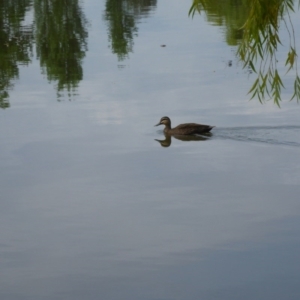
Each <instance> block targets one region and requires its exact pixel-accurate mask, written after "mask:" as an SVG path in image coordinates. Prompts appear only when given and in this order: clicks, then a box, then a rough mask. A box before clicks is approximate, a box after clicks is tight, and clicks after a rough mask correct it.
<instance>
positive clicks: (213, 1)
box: [189, 0, 250, 46]
mask: <svg viewBox="0 0 300 300" xmlns="http://www.w3.org/2000/svg"><path fill="white" fill-rule="evenodd" d="M249 9H250V2H249V1H248V0H201V1H197V0H195V1H194V2H193V4H192V7H191V9H190V12H189V14H190V15H192V16H194V15H195V13H196V12H198V13H201V12H202V11H203V12H205V14H206V18H207V22H209V23H210V24H212V25H215V26H222V27H224V28H225V35H226V42H227V44H228V45H231V46H236V45H238V43H239V42H240V41H241V40H242V38H243V30H242V26H243V25H244V24H245V20H246V19H247V15H248V11H249Z"/></svg>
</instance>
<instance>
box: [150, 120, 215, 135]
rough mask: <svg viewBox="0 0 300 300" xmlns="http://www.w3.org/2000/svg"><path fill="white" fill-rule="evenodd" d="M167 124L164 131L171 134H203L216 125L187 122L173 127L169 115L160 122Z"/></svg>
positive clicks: (160, 123)
mask: <svg viewBox="0 0 300 300" xmlns="http://www.w3.org/2000/svg"><path fill="white" fill-rule="evenodd" d="M159 125H165V129H164V133H165V134H169V135H193V134H203V133H208V132H210V131H211V130H212V129H213V128H214V127H215V126H209V125H203V124H196V123H185V124H180V125H178V126H176V127H175V128H171V120H170V118H169V117H162V118H161V119H160V121H159V123H158V124H156V125H155V126H159Z"/></svg>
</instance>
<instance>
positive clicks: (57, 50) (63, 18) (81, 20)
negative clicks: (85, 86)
mask: <svg viewBox="0 0 300 300" xmlns="http://www.w3.org/2000/svg"><path fill="white" fill-rule="evenodd" d="M34 18H35V26H36V31H35V38H36V49H37V56H38V58H39V59H40V65H41V67H42V70H43V72H44V73H46V74H47V78H48V80H49V81H57V91H58V97H59V93H60V92H62V91H64V90H67V91H68V93H69V96H71V95H72V93H75V91H76V88H77V87H78V83H79V82H80V81H81V80H82V78H83V70H82V59H83V58H84V56H85V51H86V50H87V44H86V39H87V35H88V34H87V30H86V20H85V17H84V15H83V12H82V10H81V8H80V6H79V4H78V0H36V1H35V3H34Z"/></svg>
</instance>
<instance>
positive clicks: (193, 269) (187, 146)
mask: <svg viewBox="0 0 300 300" xmlns="http://www.w3.org/2000/svg"><path fill="white" fill-rule="evenodd" d="M150 2H151V1H150ZM151 3H152V2H151ZM105 4H106V3H105V2H104V1H102V2H97V1H84V3H82V4H81V5H82V11H81V12H82V13H83V14H84V15H85V17H86V19H87V21H88V24H89V25H88V38H87V48H88V51H86V53H85V57H84V58H83V59H82V72H83V73H82V74H83V77H82V79H81V80H80V82H79V83H78V86H77V88H76V95H77V96H76V95H73V96H72V97H71V100H72V101H68V100H67V99H69V98H68V97H66V99H65V98H61V99H60V100H62V101H60V102H57V101H56V100H57V95H56V93H57V90H56V89H55V88H53V85H52V83H51V84H48V82H47V79H46V78H44V77H43V76H41V74H40V73H41V69H40V62H39V61H37V60H34V59H33V60H32V62H31V64H30V65H29V66H28V67H20V66H19V80H18V81H17V82H16V83H15V86H14V88H13V89H12V90H10V91H9V94H10V97H9V103H10V107H9V108H8V109H5V110H1V111H0V116H1V118H0V140H1V159H0V169H1V172H0V188H1V200H0V216H1V217H0V226H1V233H0V255H1V262H0V266H1V270H2V272H1V275H0V296H1V297H2V298H3V299H8V300H12V299H14V300H15V299H22V300H23V299H30V300H40V299H64V300H65V299H72V300H76V299H83V298H84V299H96V298H101V299H112V300H118V299H122V300H123V299H178V300H179V299H200V298H201V299H220V300H221V299H222V300H224V299H228V300H232V299H249V300H250V299H272V300H273V299H278V300H279V299H280V300H281V299H288V300H296V299H299V296H300V295H299V288H298V282H299V279H300V278H299V271H298V270H299V269H300V265H299V264H300V259H299V243H300V240H299V228H300V226H299V225H300V224H299V223H300V218H299V215H300V204H299V194H300V164H299V144H300V141H299V135H298V132H299V126H300V124H299V105H297V104H296V103H295V102H290V103H288V102H285V103H284V104H283V108H282V109H278V108H277V107H275V106H273V105H272V104H271V103H268V104H266V105H263V106H262V105H260V104H259V103H258V102H257V101H256V100H253V101H251V102H248V101H247V99H248V98H247V95H246V93H247V90H248V88H249V77H250V81H251V75H249V74H247V73H246V72H244V71H242V70H241V67H240V66H239V64H238V63H237V62H236V59H235V54H234V50H233V49H230V48H228V46H227V45H226V44H224V42H223V41H222V36H221V33H220V31H221V29H220V28H218V27H212V26H210V25H208V24H207V23H206V21H205V20H204V19H202V18H201V17H198V18H194V19H193V20H192V19H190V18H188V17H187V12H188V9H189V6H190V3H182V1H179V0H178V1H174V2H173V5H172V6H170V5H169V3H167V2H166V1H161V2H158V3H156V6H155V9H154V10H153V11H152V13H151V14H150V15H149V14H148V17H147V18H146V19H143V18H142V17H140V18H138V21H137V23H136V24H137V25H136V26H138V36H137V37H135V38H134V47H133V52H132V53H130V54H129V57H127V58H126V59H124V60H123V61H122V62H120V61H119V60H118V57H117V56H116V54H114V53H112V51H111V48H109V47H108V46H109V38H108V35H107V21H106V20H105V19H104V18H102V17H103V15H104V13H105ZM296 21H297V20H296ZM298 22H299V21H298ZM297 24H298V23H297V22H296V23H295V27H297ZM162 44H166V47H161V45H162ZM200 54H201V55H200ZM229 60H232V62H233V64H232V67H229V66H228V61H229ZM120 63H121V64H122V65H123V66H124V68H121V69H120V68H118V65H119V64H120ZM45 77H46V76H45ZM286 99H288V96H286ZM163 115H169V116H170V117H171V118H172V121H173V122H174V125H177V124H179V123H184V122H200V123H204V124H206V123H207V124H211V125H216V126H217V127H216V128H214V130H213V134H212V136H211V137H210V138H208V139H207V140H205V141H189V142H184V141H181V140H178V139H172V144H171V146H170V147H167V148H166V147H164V148H163V147H161V145H160V144H159V143H158V142H157V141H155V139H164V135H163V134H162V132H161V131H157V129H156V128H155V127H153V125H154V124H156V123H157V120H159V118H160V117H161V116H163Z"/></svg>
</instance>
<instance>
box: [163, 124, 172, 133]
mask: <svg viewBox="0 0 300 300" xmlns="http://www.w3.org/2000/svg"><path fill="white" fill-rule="evenodd" d="M169 130H171V123H170V124H165V129H164V132H168V131H169Z"/></svg>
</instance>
